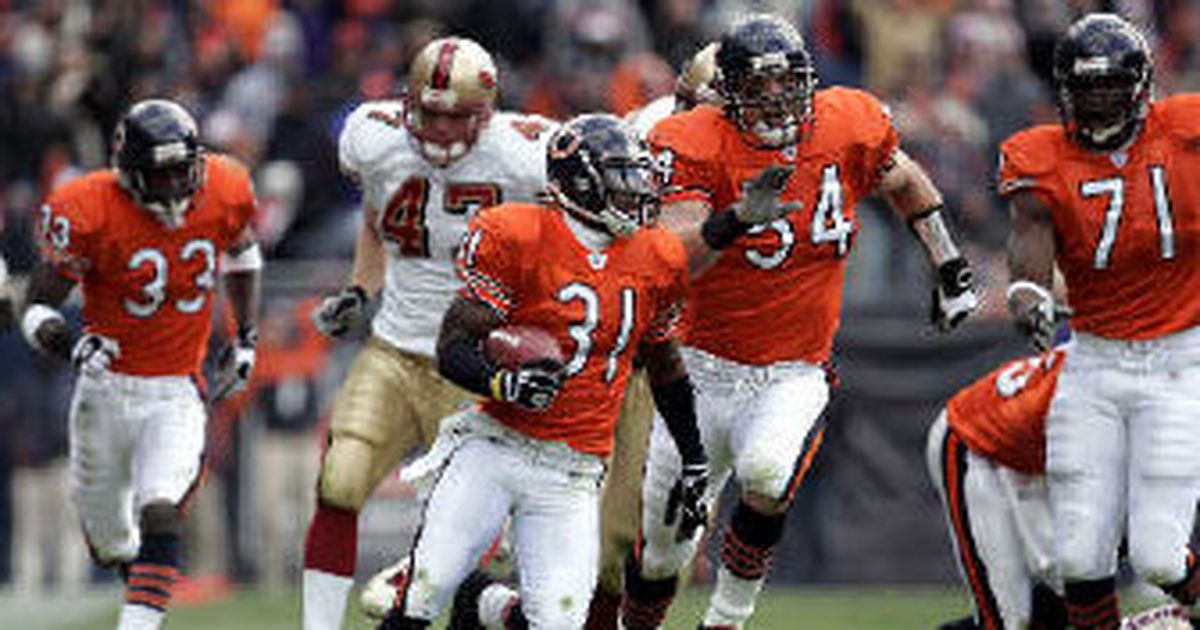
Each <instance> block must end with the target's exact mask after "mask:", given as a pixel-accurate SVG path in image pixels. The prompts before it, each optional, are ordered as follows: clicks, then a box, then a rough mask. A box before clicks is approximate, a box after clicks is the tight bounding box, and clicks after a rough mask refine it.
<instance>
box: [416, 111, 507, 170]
mask: <svg viewBox="0 0 1200 630" xmlns="http://www.w3.org/2000/svg"><path fill="white" fill-rule="evenodd" d="M491 113H492V112H491V107H490V106H475V107H458V108H450V109H441V108H438V107H436V106H429V105H422V104H415V105H413V106H410V107H409V108H408V111H407V115H406V122H407V124H408V129H409V131H410V132H411V133H412V135H413V137H414V138H415V139H416V144H417V149H418V150H419V151H420V152H421V155H422V156H424V158H425V159H426V160H429V162H430V163H432V164H434V165H436V166H441V167H445V166H449V165H450V164H452V163H453V162H455V161H457V160H459V159H460V158H462V157H463V156H464V155H466V154H467V152H468V151H470V150H471V147H473V146H475V142H476V141H478V140H479V133H480V132H481V131H482V130H483V127H484V125H486V124H487V121H488V119H489V118H491Z"/></svg>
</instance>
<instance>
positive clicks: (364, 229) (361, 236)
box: [349, 204, 387, 295]
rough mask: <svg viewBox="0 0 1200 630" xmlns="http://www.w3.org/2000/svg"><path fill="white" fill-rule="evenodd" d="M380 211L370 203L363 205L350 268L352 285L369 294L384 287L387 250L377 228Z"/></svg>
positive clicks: (373, 293)
mask: <svg viewBox="0 0 1200 630" xmlns="http://www.w3.org/2000/svg"><path fill="white" fill-rule="evenodd" d="M378 216H379V212H378V211H377V210H375V208H374V207H373V206H371V205H370V204H364V205H363V221H362V225H360V226H359V228H358V238H357V240H355V242H354V264H353V267H352V268H351V270H350V285H349V286H353V287H361V288H362V290H363V291H364V292H365V293H366V294H367V295H375V294H376V293H378V292H379V289H380V288H382V287H383V270H384V263H385V262H386V260H385V259H386V257H387V255H386V252H385V251H384V249H383V239H381V238H380V236H379V232H378V231H377V230H376V229H375V221H376V219H377V218H378Z"/></svg>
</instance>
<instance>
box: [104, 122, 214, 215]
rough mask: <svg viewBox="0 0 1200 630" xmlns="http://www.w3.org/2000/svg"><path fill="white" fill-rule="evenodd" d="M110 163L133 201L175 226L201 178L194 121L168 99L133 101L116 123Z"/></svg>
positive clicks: (188, 207) (183, 213)
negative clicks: (133, 104)
mask: <svg viewBox="0 0 1200 630" xmlns="http://www.w3.org/2000/svg"><path fill="white" fill-rule="evenodd" d="M113 166H114V168H115V169H116V171H117V177H118V182H119V183H120V185H121V187H122V189H124V190H125V191H126V192H127V193H128V194H129V196H130V197H131V198H132V199H133V201H134V202H135V203H137V204H138V205H139V206H141V207H143V208H145V209H146V210H148V211H149V212H150V213H151V214H153V215H154V217H155V218H156V219H158V220H159V221H160V222H162V223H163V224H164V225H166V226H167V227H168V228H171V229H176V228H179V227H180V226H182V225H183V221H184V215H185V214H186V213H187V212H188V210H189V209H190V208H191V205H192V198H193V196H194V195H195V194H196V191H197V190H199V189H200V186H201V183H202V180H203V172H204V168H203V158H202V151H201V149H200V146H199V144H198V142H197V137H196V123H195V121H194V120H192V118H191V115H190V114H188V113H187V112H186V111H185V110H184V109H183V108H182V107H180V106H179V105H177V104H175V103H172V102H170V101H163V100H149V101H143V102H141V103H139V104H137V105H135V106H134V107H132V108H130V111H129V113H127V114H126V116H125V118H123V119H122V121H121V123H120V124H119V125H118V126H117V130H116V133H115V135H114V138H113Z"/></svg>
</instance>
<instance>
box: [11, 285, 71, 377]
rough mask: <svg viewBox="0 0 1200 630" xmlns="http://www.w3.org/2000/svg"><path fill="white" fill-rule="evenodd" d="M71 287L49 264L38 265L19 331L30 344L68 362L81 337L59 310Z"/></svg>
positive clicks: (27, 296) (28, 290) (26, 298)
mask: <svg viewBox="0 0 1200 630" xmlns="http://www.w3.org/2000/svg"><path fill="white" fill-rule="evenodd" d="M74 288H75V281H74V280H71V279H70V278H68V277H66V276H64V275H63V274H61V273H59V272H58V270H56V269H55V268H54V267H53V266H52V265H51V264H49V263H47V262H39V263H38V264H37V266H36V267H34V269H33V273H32V275H31V276H30V279H29V287H28V288H27V289H26V292H25V305H26V306H25V311H24V313H23V314H22V317H21V332H22V333H23V334H24V335H25V340H26V341H27V342H29V345H30V346H32V347H33V348H34V349H36V350H38V351H40V352H42V353H43V354H46V355H49V356H53V357H58V358H59V359H62V360H63V361H69V360H71V350H72V349H73V348H74V347H75V344H76V343H77V342H78V341H79V336H80V335H79V332H77V331H74V330H72V329H71V327H70V325H68V324H67V320H66V319H64V318H63V316H62V314H61V313H59V311H58V307H59V306H60V305H62V303H63V301H65V300H66V299H67V296H68V295H70V294H71V290H72V289H74Z"/></svg>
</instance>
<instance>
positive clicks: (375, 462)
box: [317, 337, 474, 512]
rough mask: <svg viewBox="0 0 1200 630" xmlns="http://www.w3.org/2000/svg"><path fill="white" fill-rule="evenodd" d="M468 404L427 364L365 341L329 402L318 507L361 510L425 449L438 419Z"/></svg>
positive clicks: (417, 357) (421, 358)
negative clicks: (385, 481)
mask: <svg viewBox="0 0 1200 630" xmlns="http://www.w3.org/2000/svg"><path fill="white" fill-rule="evenodd" d="M472 400H474V397H473V396H472V395H471V394H470V393H469V392H467V391H465V390H463V389H461V388H459V387H458V386H456V385H454V384H452V383H450V382H449V381H447V380H445V379H443V378H442V377H441V376H439V375H438V373H437V368H436V366H435V365H434V362H433V359H432V358H430V357H425V356H421V355H417V354H413V353H410V352H406V351H403V350H400V349H398V348H396V347H394V346H392V345H391V344H389V343H387V342H385V341H382V340H380V339H378V338H376V337H371V338H370V339H368V340H367V342H366V344H365V345H364V346H363V348H362V350H360V351H359V353H358V356H357V357H355V359H354V362H353V364H351V366H350V372H349V373H348V374H347V375H346V380H345V382H344V383H343V384H342V390H341V392H340V393H339V394H338V397H337V400H336V401H335V402H334V407H333V418H332V420H331V421H330V427H329V447H328V449H327V450H326V452H325V457H324V458H323V460H322V462H321V477H320V481H319V482H318V490H317V492H318V495H319V496H320V499H321V501H323V502H324V503H327V504H329V505H332V506H334V507H338V508H342V509H347V510H354V511H356V512H357V511H359V510H360V509H362V506H363V504H364V503H366V501H367V498H369V497H370V496H371V493H372V492H373V491H374V490H375V487H376V486H378V485H379V482H380V481H382V480H383V479H384V477H386V476H387V475H388V473H390V472H391V471H392V469H394V468H395V467H396V465H397V464H399V463H400V461H401V460H403V459H404V458H405V457H407V456H408V455H411V454H412V453H414V452H415V451H416V450H417V449H419V448H422V447H428V446H429V445H430V444H431V443H432V442H433V440H434V438H436V437H437V431H438V424H439V423H440V422H441V420H442V418H444V417H446V416H448V415H450V414H452V413H454V412H455V411H456V410H457V409H458V408H459V407H460V406H462V405H463V404H466V403H469V402H470V401H472Z"/></svg>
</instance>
